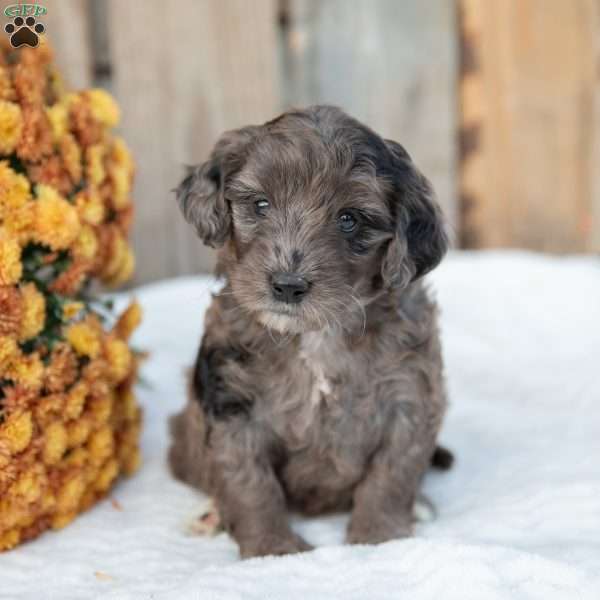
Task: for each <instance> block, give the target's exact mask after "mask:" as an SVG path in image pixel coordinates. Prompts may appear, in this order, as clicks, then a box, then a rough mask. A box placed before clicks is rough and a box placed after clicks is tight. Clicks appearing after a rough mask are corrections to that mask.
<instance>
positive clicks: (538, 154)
mask: <svg viewBox="0 0 600 600" xmlns="http://www.w3.org/2000/svg"><path fill="white" fill-rule="evenodd" d="M461 8H462V38H463V43H462V48H463V58H464V60H463V67H464V77H463V79H462V81H461V125H462V140H463V145H462V147H463V160H462V164H461V198H462V206H463V209H464V213H463V231H464V236H463V241H464V242H465V244H466V245H467V246H470V247H497V246H521V247H526V248H532V249H536V250H545V251H553V252H573V251H585V250H589V249H591V248H592V247H593V245H594V243H593V242H592V239H593V225H594V221H593V219H594V210H596V211H597V210H598V208H597V207H598V203H599V198H598V194H599V192H600V185H599V184H598V162H597V160H598V151H597V148H598V146H597V144H598V135H599V134H600V127H599V123H598V114H599V109H598V92H599V85H598V71H597V69H598V62H597V61H598V52H597V46H598V31H599V25H600V22H599V4H598V2H597V1H596V0H571V1H570V2H564V1H563V0H503V1H502V2H488V1H487V0H462V2H461ZM594 157H595V158H594ZM594 207H596V208H595V209H594ZM595 218H596V219H597V218H598V215H597V212H596V216H595ZM597 224H598V221H596V225H597ZM596 244H597V242H596ZM596 247H597V246H596Z"/></svg>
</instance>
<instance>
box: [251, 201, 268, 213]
mask: <svg viewBox="0 0 600 600" xmlns="http://www.w3.org/2000/svg"><path fill="white" fill-rule="evenodd" d="M268 208H269V201H268V200H267V199H266V198H259V199H258V200H255V201H254V212H255V213H256V214H257V215H258V216H259V217H264V216H265V215H266V214H267V210H268Z"/></svg>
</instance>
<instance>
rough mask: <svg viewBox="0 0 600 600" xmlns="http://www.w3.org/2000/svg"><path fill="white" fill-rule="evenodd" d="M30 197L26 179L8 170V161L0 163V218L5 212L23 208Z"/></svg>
mask: <svg viewBox="0 0 600 600" xmlns="http://www.w3.org/2000/svg"><path fill="white" fill-rule="evenodd" d="M30 197H31V186H30V184H29V181H28V179H27V177H25V176H24V175H21V174H20V173H16V172H15V171H14V170H13V169H11V168H10V166H9V164H8V161H6V160H1V161H0V217H2V215H3V214H4V211H5V210H10V209H14V208H19V207H20V206H23V204H25V202H27V200H29V198H30Z"/></svg>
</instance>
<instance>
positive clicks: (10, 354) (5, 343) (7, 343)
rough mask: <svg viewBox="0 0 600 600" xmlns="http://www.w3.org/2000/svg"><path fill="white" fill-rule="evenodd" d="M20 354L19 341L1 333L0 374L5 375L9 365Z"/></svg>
mask: <svg viewBox="0 0 600 600" xmlns="http://www.w3.org/2000/svg"><path fill="white" fill-rule="evenodd" d="M19 355H20V351H19V347H18V346H17V342H16V341H15V340H14V339H13V338H11V337H6V336H4V335H0V375H1V376H3V374H4V372H5V370H6V368H7V367H8V365H9V364H10V363H11V362H12V361H13V360H14V359H15V358H16V357H17V356H19Z"/></svg>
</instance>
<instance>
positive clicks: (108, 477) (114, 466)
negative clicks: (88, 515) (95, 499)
mask: <svg viewBox="0 0 600 600" xmlns="http://www.w3.org/2000/svg"><path fill="white" fill-rule="evenodd" d="M118 474H119V463H118V462H117V460H116V459H115V458H111V459H110V460H109V461H107V463H106V464H105V465H104V466H103V467H102V469H101V470H100V474H99V475H98V478H97V479H96V482H95V484H94V487H95V488H96V489H97V490H98V491H99V492H105V491H106V490H107V489H108V488H109V487H110V484H111V483H112V482H113V481H114V480H115V478H116V477H117V475H118Z"/></svg>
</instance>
